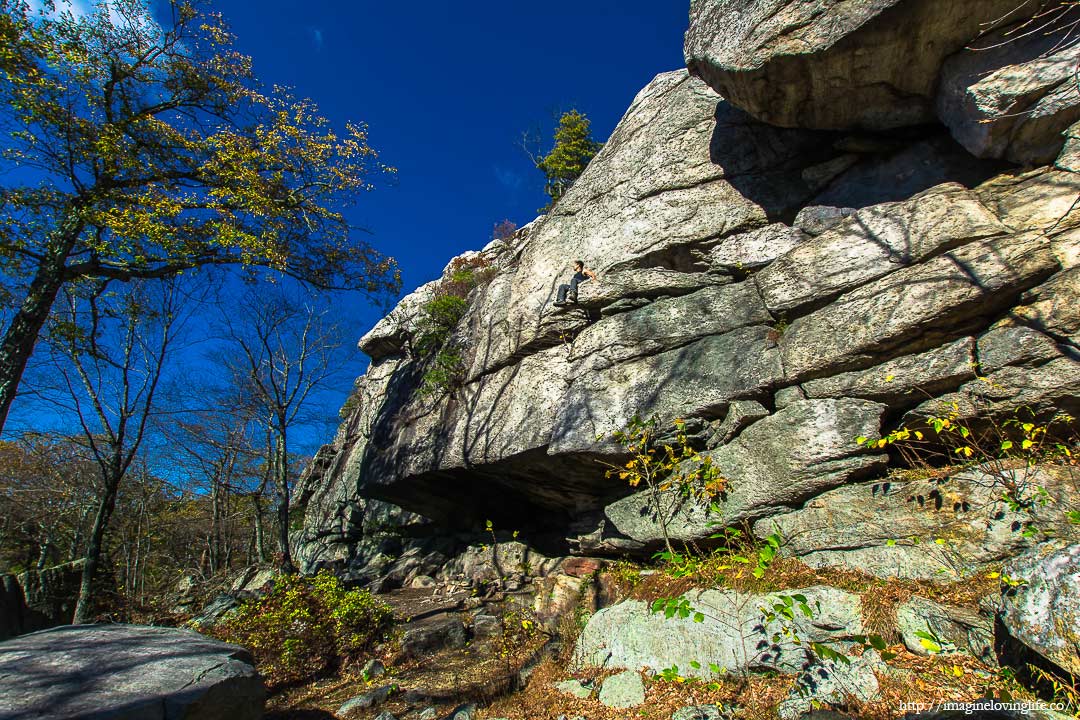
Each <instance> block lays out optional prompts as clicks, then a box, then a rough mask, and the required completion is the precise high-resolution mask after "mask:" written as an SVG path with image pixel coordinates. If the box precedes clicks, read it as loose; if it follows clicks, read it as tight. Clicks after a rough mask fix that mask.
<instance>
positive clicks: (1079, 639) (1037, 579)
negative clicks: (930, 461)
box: [1001, 505, 1080, 674]
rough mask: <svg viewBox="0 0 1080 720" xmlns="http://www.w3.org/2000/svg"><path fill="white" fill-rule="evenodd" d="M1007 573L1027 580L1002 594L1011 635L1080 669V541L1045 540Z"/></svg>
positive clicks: (1076, 670)
mask: <svg viewBox="0 0 1080 720" xmlns="http://www.w3.org/2000/svg"><path fill="white" fill-rule="evenodd" d="M1072 507H1076V506H1075V505H1073V506H1072ZM1005 572H1007V573H1008V574H1009V576H1010V577H1013V578H1018V579H1021V580H1024V581H1025V583H1024V584H1022V585H1020V586H1019V587H1017V588H1015V589H1014V590H1012V591H1010V592H1007V593H1005V597H1004V598H1003V605H1004V609H1003V611H1002V613H1001V621H1002V623H1003V624H1004V626H1005V628H1006V629H1007V630H1008V631H1009V634H1010V635H1011V636H1012V637H1014V638H1016V639H1017V640H1019V641H1020V642H1022V643H1024V644H1025V645H1027V646H1028V647H1029V648H1031V649H1032V650H1034V651H1035V652H1037V653H1039V654H1040V655H1042V656H1043V657H1044V658H1046V659H1047V660H1050V661H1051V662H1053V663H1055V664H1056V665H1058V666H1059V667H1061V668H1062V669H1064V670H1065V671H1066V672H1070V673H1074V674H1075V673H1080V655H1078V654H1077V651H1076V649H1077V647H1080V544H1077V542H1076V540H1075V539H1074V540H1072V542H1069V541H1066V540H1055V541H1053V542H1050V543H1046V544H1044V545H1041V546H1039V547H1037V548H1034V549H1032V550H1030V551H1028V552H1027V553H1024V554H1023V555H1021V556H1020V557H1018V558H1016V559H1015V560H1013V561H1012V562H1010V563H1009V565H1008V566H1007V567H1006V570H1005Z"/></svg>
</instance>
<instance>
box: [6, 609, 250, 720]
mask: <svg viewBox="0 0 1080 720" xmlns="http://www.w3.org/2000/svg"><path fill="white" fill-rule="evenodd" d="M264 699H265V690H264V688H263V682H262V678H260V677H259V674H258V673H257V672H255V667H254V665H253V663H252V659H251V655H250V654H249V653H248V651H247V650H244V649H243V648H241V647H238V646H236V645H229V644H227V643H223V642H220V641H217V640H211V639H210V638H207V637H204V636H202V635H199V634H198V633H195V632H191V631H188V630H176V629H173V628H160V627H143V626H138V625H75V626H69V627H61V628H54V629H52V630H43V631H41V632H36V633H31V634H30V635H23V636H22V637H19V638H16V639H14V640H8V641H6V642H3V643H0V718H5V719H11V720H14V719H15V718H27V717H34V718H41V720H49V719H53V718H55V720H62V719H66V718H74V717H78V718H86V719H87V720H95V719H97V718H100V719H101V720H105V718H108V719H109V720H144V719H145V718H161V719H162V720H258V718H261V717H262V713H263V702H264Z"/></svg>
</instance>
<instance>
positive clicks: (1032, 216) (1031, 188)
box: [976, 168, 1080, 232]
mask: <svg viewBox="0 0 1080 720" xmlns="http://www.w3.org/2000/svg"><path fill="white" fill-rule="evenodd" d="M976 192H977V194H978V195H979V197H980V199H981V200H982V201H983V202H984V203H986V205H987V207H989V208H990V209H991V210H993V211H994V213H995V214H996V215H997V216H998V218H999V219H1000V220H1001V222H1002V223H1003V224H1004V225H1006V226H1008V227H1009V228H1011V229H1012V230H1013V231H1014V232H1024V231H1026V230H1047V231H1049V230H1050V229H1054V230H1056V231H1061V230H1066V229H1071V228H1075V227H1077V225H1080V204H1077V203H1076V197H1077V196H1078V195H1080V174H1078V173H1071V172H1062V171H1059V170H1054V169H1052V168H1051V169H1046V168H1039V169H1038V170H1032V171H1030V172H1026V173H1014V174H1009V173H1006V174H1003V175H999V176H998V177H995V178H993V179H991V180H989V181H987V182H986V183H984V184H983V185H980V186H979V187H978V188H977V189H976Z"/></svg>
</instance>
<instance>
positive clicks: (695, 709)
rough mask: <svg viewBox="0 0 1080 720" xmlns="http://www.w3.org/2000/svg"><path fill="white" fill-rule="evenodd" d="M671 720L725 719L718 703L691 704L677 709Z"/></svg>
mask: <svg viewBox="0 0 1080 720" xmlns="http://www.w3.org/2000/svg"><path fill="white" fill-rule="evenodd" d="M671 720H724V715H723V713H721V712H720V708H719V707H717V706H716V705H690V706H687V707H684V708H682V709H680V710H676V711H675V714H674V715H672V716H671Z"/></svg>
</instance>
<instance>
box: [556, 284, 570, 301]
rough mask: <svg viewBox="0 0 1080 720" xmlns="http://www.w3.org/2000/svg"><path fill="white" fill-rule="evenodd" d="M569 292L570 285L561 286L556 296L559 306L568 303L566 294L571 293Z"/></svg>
mask: <svg viewBox="0 0 1080 720" xmlns="http://www.w3.org/2000/svg"><path fill="white" fill-rule="evenodd" d="M569 290H570V286H569V285H567V284H565V283H563V284H562V285H560V286H559V294H558V295H556V296H555V302H556V303H557V304H562V303H564V302H566V293H567V292H569Z"/></svg>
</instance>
